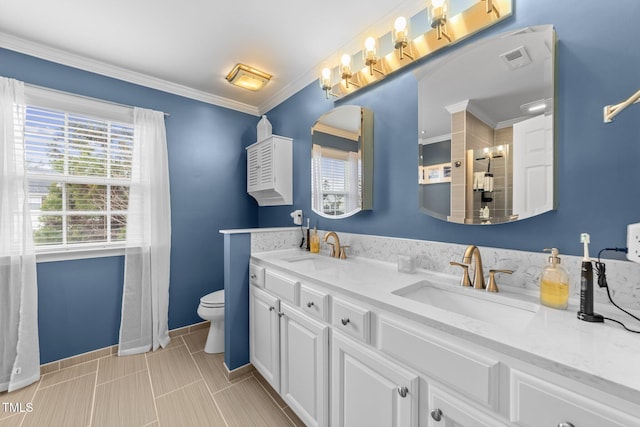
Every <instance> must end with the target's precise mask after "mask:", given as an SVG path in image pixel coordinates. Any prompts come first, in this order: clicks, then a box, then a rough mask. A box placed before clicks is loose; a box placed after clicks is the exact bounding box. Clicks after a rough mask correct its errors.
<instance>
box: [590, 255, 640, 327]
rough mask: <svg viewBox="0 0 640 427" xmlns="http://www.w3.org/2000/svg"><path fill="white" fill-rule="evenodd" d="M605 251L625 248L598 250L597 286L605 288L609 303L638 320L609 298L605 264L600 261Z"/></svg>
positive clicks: (622, 324) (616, 321)
mask: <svg viewBox="0 0 640 427" xmlns="http://www.w3.org/2000/svg"><path fill="white" fill-rule="evenodd" d="M605 251H612V252H624V253H627V248H604V249H601V250H600V252H598V261H597V262H596V273H597V275H598V286H600V287H601V288H605V289H606V290H607V296H608V297H609V301H611V304H613V305H614V306H615V307H616V308H617V309H619V310H621V311H622V312H624V313H626V314H628V315H629V316H631V317H633V318H634V319H636V320H637V321H640V317H638V316H636V315H634V314H632V313H629V312H628V311H627V310H625V309H624V308H622V307H620V306H619V305H618V304H616V303H615V302H614V301H613V298H611V292H610V291H609V284H608V283H607V276H606V266H605V264H604V263H603V262H600V255H602V252H605ZM604 319H605V320H609V321H611V322H615V323H618V324H619V325H621V326H622V327H623V328H625V329H626V330H627V331H629V332H633V333H635V334H640V331H634V330H633V329H629V328H627V326H626V325H625V324H624V323H622V322H620V321H618V320H615V319H611V318H609V317H605V318H604Z"/></svg>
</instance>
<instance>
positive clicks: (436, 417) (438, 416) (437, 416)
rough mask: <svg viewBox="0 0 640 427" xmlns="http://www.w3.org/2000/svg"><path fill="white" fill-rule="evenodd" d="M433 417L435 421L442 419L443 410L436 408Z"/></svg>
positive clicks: (432, 412)
mask: <svg viewBox="0 0 640 427" xmlns="http://www.w3.org/2000/svg"><path fill="white" fill-rule="evenodd" d="M431 418H433V419H434V421H440V420H441V419H442V411H441V410H440V409H439V408H436V409H434V410H433V411H431Z"/></svg>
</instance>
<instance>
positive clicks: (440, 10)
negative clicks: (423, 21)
mask: <svg viewBox="0 0 640 427" xmlns="http://www.w3.org/2000/svg"><path fill="white" fill-rule="evenodd" d="M447 9H448V8H447V0H431V6H430V7H429V15H430V17H431V28H434V29H435V30H436V38H437V39H438V40H441V39H442V37H443V36H444V37H445V38H446V39H447V40H449V41H451V37H449V35H448V34H447V29H446V27H445V26H446V24H447Z"/></svg>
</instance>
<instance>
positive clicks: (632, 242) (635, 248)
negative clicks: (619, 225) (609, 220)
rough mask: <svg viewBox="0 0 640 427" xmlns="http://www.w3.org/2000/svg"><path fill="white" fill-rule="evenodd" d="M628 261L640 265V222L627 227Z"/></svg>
mask: <svg viewBox="0 0 640 427" xmlns="http://www.w3.org/2000/svg"><path fill="white" fill-rule="evenodd" d="M627 250H628V252H627V259H628V260H630V261H633V262H637V263H638V264H640V222H639V223H637V224H629V225H627Z"/></svg>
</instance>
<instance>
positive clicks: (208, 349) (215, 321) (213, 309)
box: [198, 289, 224, 353]
mask: <svg viewBox="0 0 640 427" xmlns="http://www.w3.org/2000/svg"><path fill="white" fill-rule="evenodd" d="M198 316H200V317H201V318H202V319H204V320H209V321H210V322H211V326H210V327H209V335H208V336H207V343H206V344H205V346H204V352H205V353H223V352H224V289H223V290H221V291H216V292H212V293H210V294H207V295H205V296H203V297H202V298H200V305H199V306H198Z"/></svg>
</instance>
